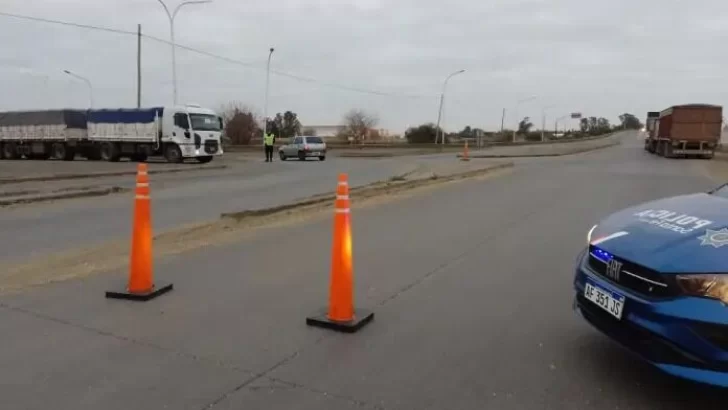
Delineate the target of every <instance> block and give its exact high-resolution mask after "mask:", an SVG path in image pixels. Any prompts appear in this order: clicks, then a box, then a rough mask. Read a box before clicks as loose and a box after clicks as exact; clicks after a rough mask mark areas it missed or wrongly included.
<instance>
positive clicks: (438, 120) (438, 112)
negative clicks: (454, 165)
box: [435, 70, 465, 146]
mask: <svg viewBox="0 0 728 410" xmlns="http://www.w3.org/2000/svg"><path fill="white" fill-rule="evenodd" d="M464 72H465V70H458V71H455V72H454V73H452V74H450V75H449V76H447V78H445V82H444V83H443V84H442V93H440V109H439V110H438V111H437V128H435V144H437V137H438V134H442V142H441V144H442V146H445V133H444V132H440V120H441V119H442V106H443V103H444V102H445V90H446V89H447V82H448V81H449V80H450V79H451V78H452V77H454V76H456V75H458V74H462V73H464Z"/></svg>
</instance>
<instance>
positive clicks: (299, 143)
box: [278, 136, 326, 161]
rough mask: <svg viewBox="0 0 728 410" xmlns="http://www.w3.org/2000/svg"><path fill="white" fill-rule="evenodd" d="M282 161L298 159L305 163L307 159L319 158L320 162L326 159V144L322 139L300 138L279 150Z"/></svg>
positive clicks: (294, 139)
mask: <svg viewBox="0 0 728 410" xmlns="http://www.w3.org/2000/svg"><path fill="white" fill-rule="evenodd" d="M278 155H280V157H281V161H285V160H287V159H288V158H298V159H299V160H301V161H305V160H306V158H312V157H313V158H318V159H319V161H324V160H325V159H326V143H325V142H324V140H322V139H321V137H312V136H300V137H295V138H293V142H291V143H290V144H286V145H283V146H281V147H280V148H279V149H278Z"/></svg>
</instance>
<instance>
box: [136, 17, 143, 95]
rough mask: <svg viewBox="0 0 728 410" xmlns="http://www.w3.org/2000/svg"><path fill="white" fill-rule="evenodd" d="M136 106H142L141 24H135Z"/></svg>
mask: <svg viewBox="0 0 728 410" xmlns="http://www.w3.org/2000/svg"><path fill="white" fill-rule="evenodd" d="M137 108H142V25H141V24H137Z"/></svg>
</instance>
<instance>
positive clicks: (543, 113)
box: [541, 105, 556, 142]
mask: <svg viewBox="0 0 728 410" xmlns="http://www.w3.org/2000/svg"><path fill="white" fill-rule="evenodd" d="M555 106H556V105H549V106H546V107H543V108H542V109H541V142H544V139H545V134H544V131H545V130H546V110H548V109H549V108H553V107H555Z"/></svg>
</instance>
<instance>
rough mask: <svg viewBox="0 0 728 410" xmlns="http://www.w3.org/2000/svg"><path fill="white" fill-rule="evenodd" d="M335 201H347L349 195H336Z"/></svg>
mask: <svg viewBox="0 0 728 410" xmlns="http://www.w3.org/2000/svg"><path fill="white" fill-rule="evenodd" d="M336 199H347V200H348V199H349V195H336Z"/></svg>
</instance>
